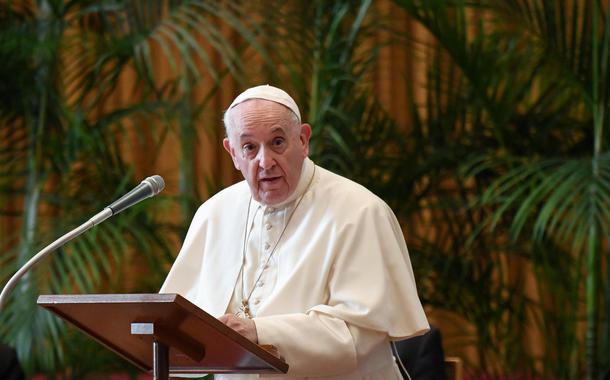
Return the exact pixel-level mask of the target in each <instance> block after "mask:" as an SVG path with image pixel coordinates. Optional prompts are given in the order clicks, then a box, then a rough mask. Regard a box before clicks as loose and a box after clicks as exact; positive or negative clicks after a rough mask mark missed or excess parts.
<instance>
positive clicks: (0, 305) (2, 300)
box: [0, 207, 113, 311]
mask: <svg viewBox="0 0 610 380" xmlns="http://www.w3.org/2000/svg"><path fill="white" fill-rule="evenodd" d="M112 215H113V212H112V209H111V208H110V207H106V208H105V209H103V210H102V211H100V212H99V213H97V214H95V215H94V216H93V217H92V218H91V219H89V220H88V221H86V222H85V223H83V224H81V225H80V226H78V227H76V228H74V229H73V230H71V231H70V232H68V233H66V234H64V235H63V236H61V237H60V238H59V239H57V240H55V241H54V242H53V243H51V244H49V245H47V246H46V247H44V248H43V249H42V250H41V251H40V252H38V253H37V254H35V255H34V256H32V258H31V259H29V260H28V262H27V263H25V265H23V266H22V267H21V268H19V270H18V271H17V272H16V273H15V274H14V275H13V276H12V277H11V278H10V279H9V280H8V282H7V283H6V285H5V286H4V288H3V289H2V293H1V294H0V311H2V310H3V309H4V306H5V305H6V301H7V299H8V296H9V295H10V293H11V292H12V290H13V288H14V287H15V285H17V282H18V281H19V280H20V279H21V277H23V276H24V275H25V274H26V273H27V271H29V270H30V268H32V267H33V266H34V265H36V263H38V262H39V261H40V260H42V259H43V258H44V257H45V256H47V255H48V254H49V253H51V252H53V251H54V250H56V249H57V248H59V247H61V246H62V245H64V244H66V243H67V242H69V241H70V240H72V239H74V238H76V237H78V236H80V235H82V234H83V233H85V232H86V231H88V230H89V229H91V228H93V227H94V226H96V225H98V224H100V223H101V222H103V221H104V220H106V219H108V218H110V217H111V216H112Z"/></svg>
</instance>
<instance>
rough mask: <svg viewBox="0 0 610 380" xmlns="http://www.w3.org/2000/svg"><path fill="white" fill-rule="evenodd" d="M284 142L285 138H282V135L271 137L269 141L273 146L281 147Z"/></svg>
mask: <svg viewBox="0 0 610 380" xmlns="http://www.w3.org/2000/svg"><path fill="white" fill-rule="evenodd" d="M284 144H286V139H284V138H283V137H276V138H274V139H273V141H271V145H272V146H273V147H274V148H281V147H283V146H284Z"/></svg>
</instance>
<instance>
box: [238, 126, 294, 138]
mask: <svg viewBox="0 0 610 380" xmlns="http://www.w3.org/2000/svg"><path fill="white" fill-rule="evenodd" d="M276 132H279V133H281V134H282V135H286V131H284V129H283V128H282V127H275V128H273V129H272V130H271V133H276ZM249 137H252V134H251V133H247V132H246V133H242V134H241V135H239V136H238V138H239V139H240V140H242V139H244V138H246V139H247V138H249Z"/></svg>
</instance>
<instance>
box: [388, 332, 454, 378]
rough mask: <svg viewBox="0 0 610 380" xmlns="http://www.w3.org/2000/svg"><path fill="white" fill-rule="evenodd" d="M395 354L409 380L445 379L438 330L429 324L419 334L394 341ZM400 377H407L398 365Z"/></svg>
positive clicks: (442, 352)
mask: <svg viewBox="0 0 610 380" xmlns="http://www.w3.org/2000/svg"><path fill="white" fill-rule="evenodd" d="M395 344H396V350H397V354H398V356H399V357H400V360H401V361H402V363H403V365H404V366H405V368H406V369H407V371H408V372H409V375H410V377H411V380H446V379H447V375H446V373H445V353H444V351H443V341H442V338H441V333H440V331H439V330H438V329H437V328H436V327H434V326H430V331H428V332H427V333H425V334H424V335H421V336H416V337H413V338H409V339H405V340H401V341H398V342H395ZM398 367H399V368H400V373H401V374H402V377H403V378H405V379H408V377H407V375H405V373H404V372H403V369H402V368H401V367H400V364H398Z"/></svg>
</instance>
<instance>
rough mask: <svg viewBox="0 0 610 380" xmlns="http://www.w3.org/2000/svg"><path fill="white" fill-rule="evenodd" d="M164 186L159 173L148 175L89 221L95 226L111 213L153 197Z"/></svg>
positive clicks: (116, 212)
mask: <svg viewBox="0 0 610 380" xmlns="http://www.w3.org/2000/svg"><path fill="white" fill-rule="evenodd" d="M164 188H165V181H164V180H163V177H161V176H160V175H153V176H150V177H148V178H146V179H145V180H144V181H142V182H140V184H139V185H138V186H136V187H134V188H133V189H132V190H131V191H130V192H128V193H127V194H125V195H123V196H122V197H120V198H119V199H117V200H116V201H114V202H112V203H111V204H110V205H109V206H106V208H104V209H103V210H102V211H101V212H99V213H98V214H97V215H95V216H94V217H93V218H91V219H90V221H93V226H97V225H98V224H100V223H101V222H103V221H104V220H106V219H108V218H110V217H111V216H112V215H116V214H118V213H119V212H121V211H123V210H125V209H126V208H129V207H131V206H133V205H135V204H136V203H138V202H141V201H143V200H144V199H146V198H150V197H154V196H155V195H157V194H159V193H160V192H161V190H163V189H164ZM93 226H92V227H93Z"/></svg>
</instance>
